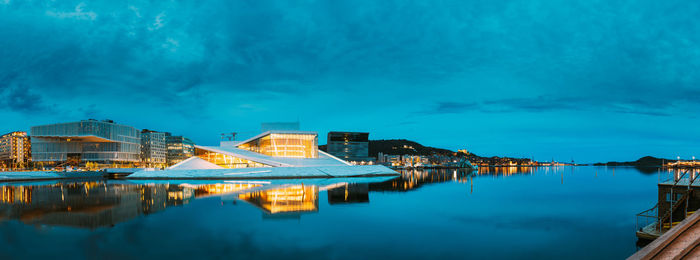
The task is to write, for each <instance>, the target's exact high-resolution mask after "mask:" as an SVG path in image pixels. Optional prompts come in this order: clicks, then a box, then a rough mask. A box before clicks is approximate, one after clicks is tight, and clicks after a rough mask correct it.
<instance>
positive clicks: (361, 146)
mask: <svg viewBox="0 0 700 260" xmlns="http://www.w3.org/2000/svg"><path fill="white" fill-rule="evenodd" d="M326 144H327V145H326V150H327V152H328V153H329V154H332V155H333V156H336V157H338V158H341V159H343V160H346V161H350V162H353V163H357V164H362V163H365V162H370V161H373V160H374V158H371V157H369V133H361V132H329V133H328V139H327V142H326Z"/></svg>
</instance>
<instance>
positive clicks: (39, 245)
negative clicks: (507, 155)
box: [0, 167, 659, 259]
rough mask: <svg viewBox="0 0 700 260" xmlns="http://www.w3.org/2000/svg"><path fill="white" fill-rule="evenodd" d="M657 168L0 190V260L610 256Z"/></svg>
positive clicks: (626, 236)
mask: <svg viewBox="0 0 700 260" xmlns="http://www.w3.org/2000/svg"><path fill="white" fill-rule="evenodd" d="M658 179H659V176H658V175H657V172H655V171H653V170H651V171H640V170H637V169H635V168H624V167H623V168H606V167H556V168H551V167H542V168H514V167H511V168H507V167H506V168H487V167H485V168H482V169H480V170H479V172H470V171H465V170H453V169H439V170H404V171H402V175H401V176H400V177H376V178H356V179H354V178H348V179H319V180H316V179H302V180H250V181H213V180H210V181H184V180H183V181H160V180H159V181H148V180H139V181H129V180H89V181H76V180H73V181H70V180H67V181H56V180H52V181H37V182H8V183H0V190H1V191H2V197H1V200H2V201H0V258H1V259H26V258H40V257H51V258H70V259H133V258H150V259H165V258H186V257H187V258H190V257H194V258H199V257H205V258H226V259H465V258H470V259H620V258H625V257H628V256H629V255H631V254H633V253H634V252H635V251H636V250H637V249H638V247H639V245H638V243H637V238H636V237H635V214H636V213H638V212H640V211H643V210H645V209H648V208H650V207H651V206H653V205H654V204H655V203H656V201H657V182H658Z"/></svg>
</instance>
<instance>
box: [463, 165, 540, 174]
mask: <svg viewBox="0 0 700 260" xmlns="http://www.w3.org/2000/svg"><path fill="white" fill-rule="evenodd" d="M535 169H536V168H534V167H517V166H513V167H479V171H478V173H477V174H478V175H494V176H510V175H517V174H529V173H532V172H533V171H534V170H535Z"/></svg>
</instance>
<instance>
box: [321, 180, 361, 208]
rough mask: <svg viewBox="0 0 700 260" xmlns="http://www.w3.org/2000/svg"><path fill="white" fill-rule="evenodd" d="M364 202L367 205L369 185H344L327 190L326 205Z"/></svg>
mask: <svg viewBox="0 0 700 260" xmlns="http://www.w3.org/2000/svg"><path fill="white" fill-rule="evenodd" d="M364 202H367V203H369V185H368V184H367V183H362V184H346V185H344V186H341V187H338V188H334V189H330V190H328V204H331V205H332V204H341V203H364Z"/></svg>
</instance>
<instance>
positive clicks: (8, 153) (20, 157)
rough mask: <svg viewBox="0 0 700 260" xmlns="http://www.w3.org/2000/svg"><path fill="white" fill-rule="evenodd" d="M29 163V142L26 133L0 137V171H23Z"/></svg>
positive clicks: (30, 158) (30, 159)
mask: <svg viewBox="0 0 700 260" xmlns="http://www.w3.org/2000/svg"><path fill="white" fill-rule="evenodd" d="M31 161H32V156H31V142H30V141H29V136H27V132H20V131H18V132H11V133H7V134H4V135H2V136H0V169H10V170H14V169H25V168H27V167H29V163H30V162H31Z"/></svg>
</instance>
